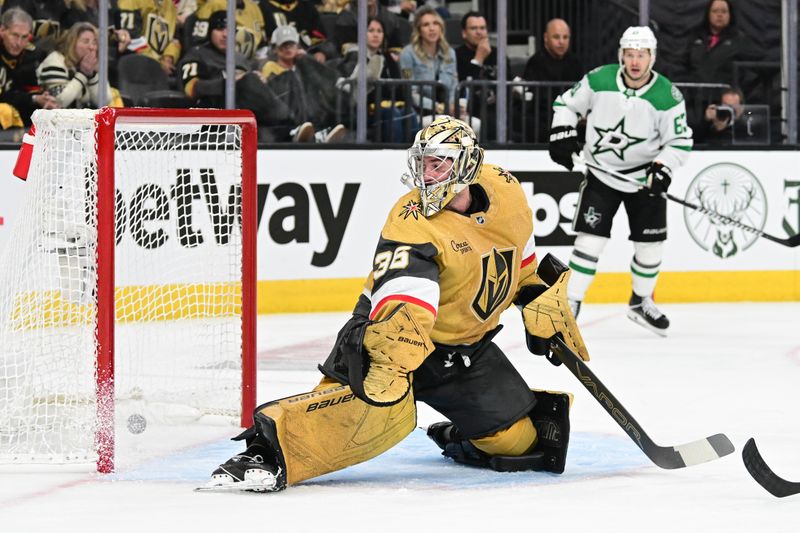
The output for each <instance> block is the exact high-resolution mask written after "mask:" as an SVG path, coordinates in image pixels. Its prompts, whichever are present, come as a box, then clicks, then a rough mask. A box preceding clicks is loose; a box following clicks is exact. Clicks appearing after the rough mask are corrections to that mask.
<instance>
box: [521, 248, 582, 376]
mask: <svg viewBox="0 0 800 533" xmlns="http://www.w3.org/2000/svg"><path fill="white" fill-rule="evenodd" d="M545 271H546V272H545ZM538 273H539V275H540V277H541V278H542V279H543V280H544V281H549V280H551V279H552V278H555V277H556V276H557V278H556V280H555V282H554V283H552V284H551V285H550V286H549V287H546V286H544V285H532V286H531V285H529V286H527V287H523V288H522V289H520V294H519V297H518V299H517V300H518V304H519V305H521V306H522V320H523V322H524V323H525V330H526V332H527V333H528V334H529V335H530V336H532V337H533V339H531V338H528V339H527V340H528V348H529V349H530V350H531V351H532V352H533V353H535V354H538V355H548V359H549V360H550V362H552V363H553V364H556V365H557V364H558V363H556V362H555V361H558V359H554V358H552V357H550V356H549V346H547V347H543V346H542V342H541V340H542V339H550V338H552V337H553V336H555V335H560V336H561V338H562V339H563V340H564V342H565V343H566V344H567V346H569V348H570V349H571V350H572V351H573V352H575V353H576V354H578V356H579V357H580V358H581V359H583V360H584V361H588V360H589V351H588V350H587V349H586V344H585V343H584V342H583V337H582V336H581V332H580V331H579V330H578V324H577V323H576V322H575V317H574V316H573V315H572V311H571V310H570V307H569V301H568V300H567V281H569V276H570V274H571V271H570V270H569V269H568V268H567V267H566V266H564V264H563V263H561V262H560V261H559V260H558V259H556V258H555V257H553V256H552V255H550V254H548V255H547V256H546V257H545V258H544V260H543V261H542V263H541V265H540V266H539V270H538ZM526 300H527V301H526ZM545 346H546V345H545ZM543 351H544V352H545V353H544V354H542V353H541V352H543Z"/></svg>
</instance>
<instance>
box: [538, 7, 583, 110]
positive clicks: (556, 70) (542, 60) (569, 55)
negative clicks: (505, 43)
mask: <svg viewBox="0 0 800 533" xmlns="http://www.w3.org/2000/svg"><path fill="white" fill-rule="evenodd" d="M570 37H571V35H570V29H569V25H568V24H567V22H566V21H565V20H562V19H559V18H555V19H552V20H550V21H549V22H548V23H547V26H546V27H545V30H544V36H543V41H544V42H543V44H544V46H543V47H542V48H540V49H539V50H538V51H537V52H536V53H535V54H533V55H532V56H531V57H530V59H528V63H527V64H526V65H525V74H524V75H523V77H524V78H525V79H526V80H527V81H578V80H579V79H581V77H583V65H581V61H580V59H578V56H576V55H575V54H574V53H573V52H572V51H571V50H570V49H569V44H570ZM551 100H553V98H550V99H548V102H549V101H551Z"/></svg>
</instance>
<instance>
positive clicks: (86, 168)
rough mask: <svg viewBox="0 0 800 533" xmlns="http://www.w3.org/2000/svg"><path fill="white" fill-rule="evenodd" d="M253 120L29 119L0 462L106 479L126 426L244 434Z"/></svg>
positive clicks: (1, 387)
mask: <svg viewBox="0 0 800 533" xmlns="http://www.w3.org/2000/svg"><path fill="white" fill-rule="evenodd" d="M250 117H251V116H250V115H249V114H248V113H245V112H236V111H211V110H189V111H182V112H181V111H175V110H115V109H103V110H100V111H74V110H73V111H39V112H37V113H36V114H35V115H34V125H35V127H36V136H35V143H34V151H33V158H32V161H31V168H30V172H29V175H28V179H27V183H26V189H27V191H26V194H27V197H26V201H25V204H24V206H23V207H22V215H21V216H20V217H19V218H18V220H17V222H16V223H15V225H14V227H13V233H12V235H11V237H10V238H9V241H8V245H7V248H6V250H5V251H4V254H3V258H2V261H1V262H0V279H2V281H0V462H3V463H9V462H12V463H38V462H46V463H69V462H94V461H96V462H97V467H98V470H99V471H101V472H108V471H111V470H113V464H114V463H113V460H114V434H115V433H114V432H115V429H114V428H115V427H119V428H120V429H119V431H127V429H126V423H127V422H128V417H130V416H131V415H141V417H143V418H144V420H145V421H146V422H147V423H148V424H154V423H167V424H171V423H180V424H184V423H190V422H191V423H194V422H202V421H204V420H205V421H212V420H213V421H215V422H218V421H219V420H220V419H221V420H226V419H227V420H230V421H234V422H236V423H240V424H241V425H245V424H247V423H248V419H249V418H250V416H251V412H252V409H253V407H254V402H255V369H254V349H255V324H254V313H255V302H254V298H255V289H254V284H255V134H254V127H255V126H254V123H253V122H252V119H251V118H250ZM139 420H141V419H139ZM134 421H135V420H134ZM133 429H134V431H136V430H137V428H133Z"/></svg>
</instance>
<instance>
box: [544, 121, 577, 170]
mask: <svg viewBox="0 0 800 533" xmlns="http://www.w3.org/2000/svg"><path fill="white" fill-rule="evenodd" d="M547 148H548V151H549V152H550V159H552V160H553V161H554V162H555V163H558V164H559V165H561V166H562V167H564V168H566V169H567V170H572V154H576V153H578V132H577V130H576V129H575V128H573V127H572V126H556V127H555V128H553V129H552V130H550V144H549V145H548V147H547Z"/></svg>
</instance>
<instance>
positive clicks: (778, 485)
mask: <svg viewBox="0 0 800 533" xmlns="http://www.w3.org/2000/svg"><path fill="white" fill-rule="evenodd" d="M742 459H743V460H744V467H745V468H747V471H748V472H750V475H751V476H753V479H755V480H756V481H757V482H758V484H759V485H761V486H762V487H764V488H765V489H766V490H767V492H769V493H770V494H772V495H773V496H776V497H778V498H785V497H786V496H792V495H793V494H798V493H800V483H795V482H793V481H786V480H785V479H783V478H781V477H779V476H777V475H776V474H775V472H773V471H772V469H771V468H770V467H769V466H767V463H765V462H764V458H763V457H761V454H760V453H759V452H758V448H757V447H756V441H755V439H753V438H750V440H748V441H747V444H745V445H744V449H742Z"/></svg>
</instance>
